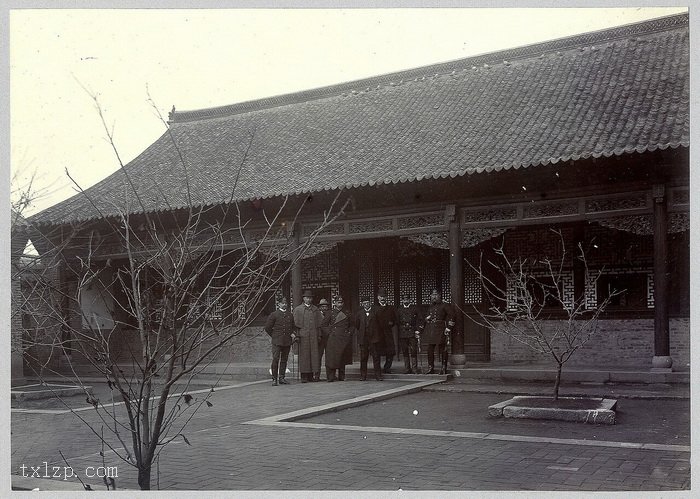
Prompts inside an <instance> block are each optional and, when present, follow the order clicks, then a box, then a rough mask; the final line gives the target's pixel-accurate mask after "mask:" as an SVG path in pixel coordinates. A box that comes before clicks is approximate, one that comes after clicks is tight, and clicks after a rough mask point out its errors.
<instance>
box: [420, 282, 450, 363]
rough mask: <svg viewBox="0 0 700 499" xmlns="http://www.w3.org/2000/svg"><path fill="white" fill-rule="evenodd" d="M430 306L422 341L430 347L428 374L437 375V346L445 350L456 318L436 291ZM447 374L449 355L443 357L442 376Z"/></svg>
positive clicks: (431, 295) (431, 298)
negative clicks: (444, 347)
mask: <svg viewBox="0 0 700 499" xmlns="http://www.w3.org/2000/svg"><path fill="white" fill-rule="evenodd" d="M430 302H431V303H430V306H429V307H428V315H427V316H426V317H425V319H424V324H425V326H424V328H423V334H421V341H422V342H423V344H426V345H428V367H429V370H428V372H427V373H426V374H434V373H435V346H436V345H437V346H439V347H440V348H443V345H445V343H446V342H447V338H448V337H449V335H450V332H451V331H452V327H453V326H454V324H455V323H454V317H453V313H452V307H450V306H449V305H447V304H446V303H442V299H441V298H440V293H439V292H438V290H437V289H434V290H433V292H432V293H431V294H430ZM446 372H447V355H443V360H442V370H441V372H440V374H445V373H446Z"/></svg>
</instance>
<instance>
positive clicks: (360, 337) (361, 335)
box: [355, 308, 374, 347]
mask: <svg viewBox="0 0 700 499" xmlns="http://www.w3.org/2000/svg"><path fill="white" fill-rule="evenodd" d="M373 315H374V314H373V312H372V309H370V310H369V312H367V311H366V310H365V309H364V308H361V309H360V310H359V311H358V312H357V313H356V314H355V331H357V344H358V345H359V346H361V347H362V346H365V347H369V344H370V343H371V341H370V337H369V324H370V322H371V320H372V316H373Z"/></svg>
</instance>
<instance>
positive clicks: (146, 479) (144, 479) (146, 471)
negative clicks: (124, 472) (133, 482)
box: [138, 463, 151, 490]
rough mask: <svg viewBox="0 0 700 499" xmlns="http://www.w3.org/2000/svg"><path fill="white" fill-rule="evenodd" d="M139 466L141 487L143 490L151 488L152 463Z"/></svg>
mask: <svg viewBox="0 0 700 499" xmlns="http://www.w3.org/2000/svg"><path fill="white" fill-rule="evenodd" d="M143 466H144V467H141V466H140V467H139V478H138V480H139V488H140V489H141V490H151V463H148V464H145V465H143Z"/></svg>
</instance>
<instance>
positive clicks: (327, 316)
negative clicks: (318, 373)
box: [318, 298, 331, 366]
mask: <svg viewBox="0 0 700 499" xmlns="http://www.w3.org/2000/svg"><path fill="white" fill-rule="evenodd" d="M318 309H319V310H320V311H321V314H322V315H323V320H322V321H321V334H320V335H319V337H318V365H319V366H320V365H321V364H323V362H322V360H323V353H324V352H325V351H326V343H327V342H328V333H329V331H330V327H329V323H330V320H331V310H330V306H329V305H328V300H326V299H325V298H321V299H320V300H319V302H318Z"/></svg>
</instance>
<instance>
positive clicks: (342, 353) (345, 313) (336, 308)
mask: <svg viewBox="0 0 700 499" xmlns="http://www.w3.org/2000/svg"><path fill="white" fill-rule="evenodd" d="M354 330H355V328H354V327H353V324H352V320H351V316H350V311H349V310H347V309H346V308H345V307H344V302H343V297H342V296H338V297H337V298H336V299H335V303H333V310H331V311H330V320H329V321H328V342H327V343H326V379H327V380H328V381H335V380H336V375H335V372H336V369H337V370H338V378H337V379H338V381H345V366H346V365H348V364H352V335H353V332H354Z"/></svg>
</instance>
